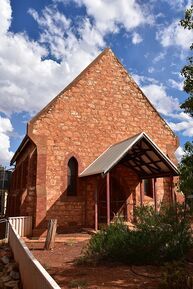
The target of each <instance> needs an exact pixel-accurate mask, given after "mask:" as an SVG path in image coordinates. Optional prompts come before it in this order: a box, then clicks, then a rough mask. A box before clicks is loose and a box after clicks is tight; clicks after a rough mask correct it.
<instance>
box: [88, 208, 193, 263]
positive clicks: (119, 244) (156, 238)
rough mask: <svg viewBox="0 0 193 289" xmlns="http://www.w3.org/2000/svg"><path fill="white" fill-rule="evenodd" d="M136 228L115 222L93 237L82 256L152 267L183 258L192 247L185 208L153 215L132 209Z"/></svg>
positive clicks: (167, 209)
mask: <svg viewBox="0 0 193 289" xmlns="http://www.w3.org/2000/svg"><path fill="white" fill-rule="evenodd" d="M135 219H136V228H135V229H134V230H130V229H128V228H127V226H126V225H125V224H124V223H123V222H122V221H121V220H119V219H118V220H117V221H116V222H115V223H114V224H111V225H110V226H109V227H108V228H107V229H106V230H101V231H100V232H98V233H97V234H96V235H94V236H93V237H92V238H91V240H90V242H89V244H88V247H87V250H86V253H85V256H86V257H87V258H94V259H95V261H96V260H111V261H118V262H124V263H128V264H154V263H163V262H165V261H170V260H175V259H179V258H182V257H183V256H184V255H185V253H186V252H187V250H188V249H189V248H190V247H191V245H192V238H191V230H190V225H189V222H188V218H187V215H186V213H185V211H184V208H183V207H182V206H180V205H178V206H176V207H175V208H174V207H168V208H164V209H162V210H161V212H160V213H156V212H155V210H154V208H153V207H150V206H144V207H137V208H136V209H135Z"/></svg>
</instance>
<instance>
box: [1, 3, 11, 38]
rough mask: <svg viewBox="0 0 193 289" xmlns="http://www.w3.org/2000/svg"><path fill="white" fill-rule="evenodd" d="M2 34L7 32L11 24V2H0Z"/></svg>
mask: <svg viewBox="0 0 193 289" xmlns="http://www.w3.org/2000/svg"><path fill="white" fill-rule="evenodd" d="M0 7H1V9H0V23H1V25H0V34H4V33H5V32H7V30H8V28H9V26H10V23H11V14H12V11H11V7H10V3H9V0H0Z"/></svg>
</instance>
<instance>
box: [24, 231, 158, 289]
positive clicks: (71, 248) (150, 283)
mask: <svg viewBox="0 0 193 289" xmlns="http://www.w3.org/2000/svg"><path fill="white" fill-rule="evenodd" d="M85 239H87V238H85ZM87 242H88V240H82V238H78V237H71V238H69V237H68V239H66V241H64V242H63V243H61V242H60V243H56V244H55V248H54V249H53V250H51V251H45V250H43V247H44V243H43V242H41V243H38V242H32V241H30V242H27V245H28V247H29V248H30V250H31V251H32V253H33V254H34V256H35V257H36V258H37V259H38V260H39V262H40V263H41V264H42V265H43V266H44V268H45V269H46V270H47V271H48V272H49V274H50V275H51V276H52V277H53V278H54V279H55V280H56V282H57V283H58V285H59V286H60V287H61V288H79V289H80V288H87V289H100V288H103V289H112V288H113V289H120V288H132V289H143V288H146V289H158V284H159V278H152V277H156V276H159V275H160V271H161V269H160V268H159V267H153V266H133V267H132V268H131V267H129V266H123V265H115V264H108V265H97V266H94V265H92V266H91V265H89V266H88V265H77V264H76V262H75V260H76V258H77V257H79V256H80V255H81V251H82V249H83V248H84V247H85V246H86V244H87ZM136 273H137V274H136ZM144 275H148V277H145V276H144Z"/></svg>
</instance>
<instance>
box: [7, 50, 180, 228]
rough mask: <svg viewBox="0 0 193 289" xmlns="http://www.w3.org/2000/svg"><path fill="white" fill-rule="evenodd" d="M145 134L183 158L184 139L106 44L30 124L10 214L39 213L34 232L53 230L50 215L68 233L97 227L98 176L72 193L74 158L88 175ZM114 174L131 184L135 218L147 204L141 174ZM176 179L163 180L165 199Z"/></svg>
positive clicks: (160, 197) (159, 184)
mask: <svg viewBox="0 0 193 289" xmlns="http://www.w3.org/2000/svg"><path fill="white" fill-rule="evenodd" d="M142 131H144V132H145V133H147V135H148V136H149V137H150V138H151V139H152V140H153V141H154V142H155V143H156V144H157V146H158V147H159V148H160V149H161V150H162V151H163V152H164V153H165V154H167V155H168V156H169V158H170V159H171V160H172V161H173V162H174V163H176V159H175V156H174V152H175V150H176V149H177V147H178V139H177V137H176V136H175V134H174V133H173V132H172V130H171V129H170V128H169V127H168V125H167V124H166V122H165V121H164V120H163V119H162V118H161V117H160V115H159V114H158V112H157V111H156V110H155V108H154V107H153V106H152V104H151V103H150V102H149V100H148V99H147V98H146V96H144V94H143V92H142V91H141V90H140V88H139V87H138V85H137V84H136V83H135V82H134V80H133V79H132V78H131V76H130V75H129V74H128V73H127V71H126V70H125V69H124V67H123V66H122V64H121V63H120V62H119V61H118V59H117V58H116V57H115V55H114V54H113V52H112V51H111V50H110V49H105V50H104V51H103V52H102V53H101V54H100V55H99V56H98V57H97V58H96V59H95V60H94V62H92V64H91V65H89V66H88V67H87V68H86V69H85V70H84V71H83V72H82V73H81V74H80V75H79V76H78V77H77V78H76V79H75V80H74V81H73V82H72V83H71V84H70V85H69V86H68V87H67V88H66V89H64V90H63V91H62V92H61V93H60V94H59V95H58V96H57V97H56V98H55V99H54V100H53V101H52V102H51V103H50V104H49V105H48V106H47V107H45V108H44V109H43V110H42V111H41V112H40V113H39V114H37V116H35V117H34V118H33V119H32V120H31V121H30V122H29V123H28V128H27V136H28V140H29V141H28V143H27V145H26V146H25V147H24V148H23V149H22V150H21V152H19V153H18V156H17V158H16V170H15V172H14V175H13V179H12V190H11V192H10V196H11V197H10V198H12V200H13V198H15V205H14V202H13V201H12V202H10V204H9V211H10V214H11V213H12V214H13V211H14V210H13V207H14V206H15V207H16V209H15V213H16V212H17V214H20V215H21V214H22V215H32V216H33V218H34V228H35V231H34V232H37V231H38V230H42V232H43V231H45V228H46V224H47V220H48V219H50V218H56V219H57V220H58V224H59V229H60V228H61V230H62V228H63V229H68V228H71V227H77V228H78V227H84V226H94V198H95V197H94V192H95V187H96V176H90V177H85V178H79V179H78V192H77V196H73V197H72V196H71V197H70V196H67V193H66V191H67V164H68V161H69V159H70V158H71V157H72V156H74V157H75V158H76V159H77V161H78V172H79V174H80V173H81V172H82V171H83V170H84V169H85V168H86V167H87V166H88V165H89V164H90V163H92V162H93V161H94V160H95V159H96V158H97V157H98V156H99V155H100V154H101V153H103V152H104V151H105V150H106V149H107V148H108V147H109V146H110V145H112V144H114V143H117V142H119V141H122V140H124V139H126V138H129V137H131V136H133V135H135V134H137V133H140V132H142ZM22 174H23V175H22ZM113 174H114V175H115V177H117V178H118V179H119V182H120V183H122V184H123V187H124V190H125V192H124V193H125V196H126V199H127V209H126V210H127V216H128V219H132V206H133V204H134V203H138V202H139V178H138V176H137V175H136V174H135V173H134V171H132V170H129V169H128V170H126V169H125V168H121V166H119V165H118V166H117V167H115V168H114V169H113V170H112V175H113ZM24 175H25V177H24ZM22 176H23V177H24V178H25V180H24V181H23V186H22V180H21V181H19V179H21V177H22ZM97 178H98V177H97ZM99 179H100V177H99ZM18 182H19V184H17V185H16V183H18ZM99 182H100V180H99ZM101 182H102V181H101ZM168 182H169V181H168V180H167V179H166V178H165V179H161V178H160V179H158V180H157V195H158V196H157V198H158V202H159V203H161V202H162V200H164V201H165V202H169V201H170V192H171V188H170V186H169V185H168ZM20 183H21V184H20ZM14 184H15V185H14ZM165 184H166V185H165ZM14 186H15V187H14ZM16 187H17V188H16ZM18 196H19V197H18ZM144 201H147V202H150V203H151V202H152V200H150V199H149V200H148V198H146V199H145V200H144Z"/></svg>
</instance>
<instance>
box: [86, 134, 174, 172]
mask: <svg viewBox="0 0 193 289" xmlns="http://www.w3.org/2000/svg"><path fill="white" fill-rule="evenodd" d="M119 162H121V163H122V164H124V165H127V166H129V167H131V168H133V169H134V170H135V171H136V172H137V173H138V174H139V175H140V176H141V177H148V176H151V175H154V176H155V177H156V175H157V176H158V175H160V174H162V175H163V176H165V175H167V174H170V175H178V174H179V171H178V169H177V167H176V166H175V165H174V164H173V163H172V161H171V160H170V159H169V158H168V157H167V156H166V155H165V154H164V153H163V152H162V151H161V150H160V149H159V148H158V147H157V146H156V144H155V143H154V142H153V141H152V140H151V139H150V138H149V137H148V135H147V134H146V133H144V132H142V133H140V134H137V135H135V136H133V137H131V138H128V139H126V140H124V141H122V142H120V143H117V144H114V145H112V146H110V147H109V148H108V149H107V150H106V151H104V152H103V153H102V154H101V155H100V156H99V157H98V158H97V159H96V160H95V161H94V162H93V163H91V164H90V165H89V166H88V167H87V168H86V169H85V170H84V171H83V172H82V173H81V174H80V177H85V176H89V175H96V174H106V173H107V172H108V171H110V170H111V169H112V168H113V167H114V166H115V165H116V164H117V163H119Z"/></svg>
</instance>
